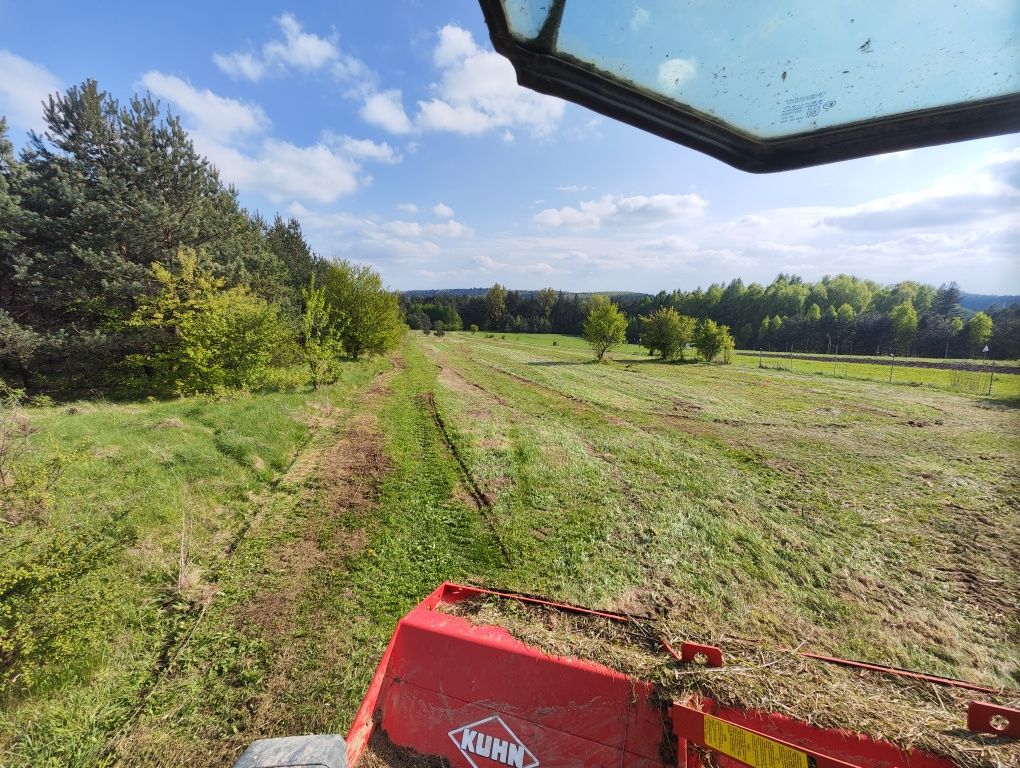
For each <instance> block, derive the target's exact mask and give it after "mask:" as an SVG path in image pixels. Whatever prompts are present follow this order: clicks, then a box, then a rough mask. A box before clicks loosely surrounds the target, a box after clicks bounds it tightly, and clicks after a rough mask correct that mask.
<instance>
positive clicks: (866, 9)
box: [504, 0, 1020, 138]
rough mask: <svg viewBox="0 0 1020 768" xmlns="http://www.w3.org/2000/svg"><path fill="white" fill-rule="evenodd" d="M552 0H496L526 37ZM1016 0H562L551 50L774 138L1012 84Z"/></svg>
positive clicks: (1019, 9) (1019, 66) (1018, 58)
mask: <svg viewBox="0 0 1020 768" xmlns="http://www.w3.org/2000/svg"><path fill="white" fill-rule="evenodd" d="M551 4H552V0H532V2H524V1H522V0H517V1H516V2H514V1H512V0H504V7H505V8H506V10H507V17H508V19H509V21H510V23H511V29H512V31H513V32H514V34H515V36H516V37H518V39H520V40H522V41H526V40H529V39H531V38H533V37H534V36H535V34H536V33H537V31H538V29H539V28H540V27H541V24H542V22H543V21H544V20H545V17H546V15H547V13H548V11H549V6H550V5H551ZM1018 46H1020V3H1017V2H1013V0H973V1H971V2H964V1H963V0H958V1H957V2H950V1H949V0H927V1H922V0H885V1H884V2H861V1H860V0H856V1H852V2H851V1H850V0H842V1H839V0H837V1H835V2H818V0H791V1H790V2H787V3H784V4H783V7H782V8H777V4H776V3H755V2H748V1H747V0H639V2H630V3H622V2H619V0H566V6H565V10H564V13H563V20H562V24H561V26H560V30H559V37H558V40H557V52H558V53H560V54H565V55H566V56H568V57H571V58H574V59H576V60H578V61H579V62H582V63H585V64H588V65H590V66H592V67H594V68H595V69H597V70H599V71H601V72H602V73H604V74H607V75H610V76H612V77H615V78H619V79H622V80H625V81H628V82H629V83H631V84H633V85H634V86H636V87H638V88H642V89H645V90H648V91H652V92H654V93H655V94H657V95H659V96H661V97H665V98H667V99H671V100H673V101H675V102H677V103H680V104H683V105H685V106H688V107H692V108H694V109H696V110H698V111H700V112H703V113H706V114H709V115H713V116H715V117H717V118H719V119H721V120H723V121H724V122H726V123H729V124H730V125H732V126H733V127H735V128H737V129H739V130H741V131H744V132H745V133H747V134H750V135H752V136H755V137H757V138H777V137H781V136H787V135H791V134H796V133H803V132H808V131H813V130H816V129H819V128H827V127H831V126H835V125H841V124H845V123H851V122H855V121H857V120H863V119H867V118H874V117H879V116H884V115H890V114H899V113H903V112H910V111H913V110H917V109H924V108H930V107H936V106H942V105H947V104H957V103H961V102H967V101H973V100H978V99H985V98H989V97H994V96H1003V95H1007V94H1010V93H1014V92H1016V91H1017V90H1018V89H1020V47H1018Z"/></svg>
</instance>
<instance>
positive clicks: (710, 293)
mask: <svg viewBox="0 0 1020 768" xmlns="http://www.w3.org/2000/svg"><path fill="white" fill-rule="evenodd" d="M609 297H610V298H611V299H612V301H613V302H614V303H615V304H616V305H617V306H618V307H619V309H620V310H621V311H622V312H623V314H624V315H625V317H626V330H625V335H626V339H627V341H630V342H632V343H640V342H642V340H643V339H644V338H645V334H646V333H647V331H648V322H647V318H649V317H652V316H653V315H654V314H655V313H656V312H658V311H659V310H664V309H671V310H673V311H675V312H676V313H677V314H678V315H680V316H682V317H686V318H691V319H692V321H693V322H694V323H699V322H703V321H706V320H711V321H713V322H714V323H715V324H716V325H717V326H718V327H722V326H726V327H727V328H728V329H730V333H731V335H732V337H733V340H734V344H735V345H736V346H737V347H739V348H741V349H764V350H773V351H797V352H824V353H837V352H838V353H839V354H862V355H865V354H866V355H875V354H911V355H918V356H926V357H968V356H974V355H978V356H980V355H981V354H982V349H983V348H984V346H985V345H988V347H989V356H990V357H996V358H1000V359H1005V358H1009V359H1013V358H1018V357H1020V305H1016V304H1013V305H1010V306H1007V307H991V308H990V309H989V310H988V311H987V312H973V311H971V310H968V309H965V308H963V307H962V306H961V297H962V293H961V290H960V287H959V286H958V285H957V284H956V283H948V284H943V285H942V286H940V287H938V288H936V287H934V286H931V285H925V284H922V283H916V282H912V281H903V282H900V283H897V284H895V285H891V286H882V285H879V284H878V283H875V282H873V281H870V280H862V279H860V278H857V277H853V276H850V275H844V274H840V275H836V276H835V277H831V276H826V277H824V278H822V280H820V281H818V282H814V283H811V282H807V281H805V280H802V279H801V278H799V277H797V276H794V275H785V274H780V275H779V276H778V277H776V279H775V280H773V281H772V282H771V283H770V284H769V285H767V286H763V285H760V284H758V283H751V284H750V285H745V284H744V283H743V281H742V280H740V279H736V280H733V281H731V282H730V283H728V284H726V285H723V284H714V285H711V286H709V287H708V289H705V290H702V289H700V288H698V289H695V290H692V291H682V290H675V291H672V292H667V291H661V292H659V293H658V294H656V295H655V296H649V295H643V294H621V295H612V294H609ZM402 301H403V305H404V308H405V312H406V314H407V320H408V324H409V325H410V326H411V327H412V328H430V327H431V326H432V324H434V323H435V322H437V321H438V322H441V323H442V324H443V327H444V328H445V329H446V330H460V329H462V328H468V327H470V326H471V325H476V326H477V327H478V328H479V329H481V330H485V331H490V332H504V333H506V332H516V333H566V334H580V333H581V332H582V330H583V325H584V321H585V319H586V318H587V316H588V313H589V311H590V304H591V301H592V298H591V297H590V296H586V295H583V294H577V293H566V292H563V291H556V290H553V289H552V288H546V289H543V290H540V291H533V292H520V291H510V290H507V289H506V288H505V287H503V286H502V285H500V284H498V283H497V284H496V285H494V286H492V287H491V288H490V289H489V290H488V291H487V292H485V293H484V294H479V295H446V294H436V295H433V296H428V297H421V296H415V297H413V298H412V297H407V296H404V297H402ZM684 322H686V321H684Z"/></svg>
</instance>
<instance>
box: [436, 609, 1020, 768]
mask: <svg viewBox="0 0 1020 768" xmlns="http://www.w3.org/2000/svg"><path fill="white" fill-rule="evenodd" d="M444 610H447V611H449V612H451V613H454V614H456V615H460V616H464V617H466V618H468V619H469V620H470V621H472V622H474V623H478V624H488V625H495V626H500V627H504V628H505V629H507V631H509V632H510V633H511V634H512V635H513V636H514V637H516V638H517V639H519V640H521V641H523V642H525V643H527V644H529V645H532V646H534V647H537V648H539V649H541V650H542V651H544V652H545V653H548V654H549V655H552V656H564V657H573V658H581V659H585V660H587V661H592V662H596V663H599V664H604V665H606V666H608V667H610V668H612V669H615V670H617V671H619V672H622V673H624V674H627V675H629V676H631V677H633V678H635V679H641V680H648V681H651V682H653V683H655V685H656V689H655V695H656V696H657V697H659V698H660V699H661V700H662V701H665V702H673V701H678V702H682V703H691V704H693V705H697V703H698V701H699V700H700V699H701V698H703V697H708V698H711V699H713V700H714V701H716V702H717V703H718V704H720V705H721V706H724V707H736V708H742V709H759V710H763V711H768V712H772V713H778V714H782V715H786V716H788V717H793V718H797V719H800V720H803V721H805V722H809V723H811V724H813V725H816V726H818V727H821V728H835V729H850V730H854V731H856V732H860V733H864V734H867V735H869V736H871V737H872V738H877V739H884V740H888V741H891V742H893V743H895V744H897V745H898V746H900V747H902V748H905V749H921V750H925V751H929V752H931V753H933V754H936V755H941V756H944V757H947V758H949V759H951V760H953V761H954V762H955V763H956V764H957V765H960V766H970V767H973V768H1005V767H1007V766H1017V765H1020V750H1018V749H1017V748H1016V744H1015V743H1013V742H1012V741H1011V740H1005V739H997V738H995V737H991V736H985V735H980V734H970V733H968V732H966V731H965V730H964V729H963V728H962V722H963V717H964V713H965V712H966V708H967V705H968V703H969V702H970V701H971V700H972V699H973V698H974V694H973V692H968V691H964V690H961V689H954V688H951V687H947V686H936V685H933V684H930V683H922V682H918V681H912V680H908V679H901V678H894V677H888V676H881V675H877V674H874V673H869V672H863V671H858V670H853V669H849V668H846V667H840V666H836V665H831V664H825V663H822V662H817V661H812V660H810V659H806V658H804V657H802V656H800V655H798V654H797V653H796V651H794V650H780V649H775V648H768V647H762V646H761V645H760V644H757V643H753V642H749V641H743V640H740V639H737V638H728V639H726V640H723V641H721V642H719V645H720V647H721V648H722V650H723V653H724V660H725V664H724V666H723V667H720V668H709V667H705V666H702V665H699V664H686V665H681V664H678V663H676V662H674V661H673V660H672V659H670V658H669V657H668V656H667V655H666V654H665V652H663V650H662V649H661V647H660V642H661V640H662V639H669V640H670V641H672V642H677V640H678V638H676V637H674V636H672V635H671V634H670V633H669V629H668V626H666V625H664V624H663V623H662V621H661V620H660V619H655V618H649V617H642V618H635V619H634V620H633V621H632V622H631V623H629V624H619V623H615V622H612V621H607V620H603V619H598V618H594V617H590V616H584V615H578V614H571V613H567V612H562V611H558V610H555V609H550V608H546V607H542V606H534V605H528V604H525V603H519V602H516V601H513V600H506V599H500V598H493V597H481V598H473V599H471V600H468V601H465V602H462V603H457V604H454V605H451V606H447V607H445V608H444ZM683 639H687V638H683ZM983 699H984V700H986V701H992V702H994V703H998V704H1001V705H1003V706H1008V707H1016V706H1017V705H1018V704H1020V694H1017V693H1015V692H1013V693H1004V694H1003V695H998V696H996V695H988V694H983Z"/></svg>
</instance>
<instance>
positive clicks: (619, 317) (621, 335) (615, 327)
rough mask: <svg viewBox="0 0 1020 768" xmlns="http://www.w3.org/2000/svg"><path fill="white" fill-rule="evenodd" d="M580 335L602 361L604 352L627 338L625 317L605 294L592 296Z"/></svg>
mask: <svg viewBox="0 0 1020 768" xmlns="http://www.w3.org/2000/svg"><path fill="white" fill-rule="evenodd" d="M582 335H583V336H584V339H585V341H587V342H588V344H589V345H590V346H591V348H592V350H593V351H594V352H595V359H596V360H598V361H599V362H602V358H603V357H605V354H606V352H608V351H609V350H610V349H612V348H613V347H616V346H619V345H620V344H623V342H625V341H626V340H627V318H626V316H625V315H624V314H623V312H621V311H620V309H619V307H617V306H616V305H615V304H614V303H613V302H611V301H610V300H609V299H607V298H606V297H605V296H592V299H591V309H590V310H589V311H588V318H587V319H586V320H585V321H584V328H583V329H582Z"/></svg>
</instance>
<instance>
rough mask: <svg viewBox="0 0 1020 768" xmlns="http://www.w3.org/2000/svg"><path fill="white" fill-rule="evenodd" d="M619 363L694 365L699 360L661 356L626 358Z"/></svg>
mask: <svg viewBox="0 0 1020 768" xmlns="http://www.w3.org/2000/svg"><path fill="white" fill-rule="evenodd" d="M619 362H620V364H621V365H655V364H658V365H696V364H698V363H700V362H701V361H700V360H696V359H694V358H690V359H686V360H663V359H662V358H661V357H648V358H644V359H641V360H628V361H627V362H626V363H624V362H623V361H622V360H621V361H619Z"/></svg>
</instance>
